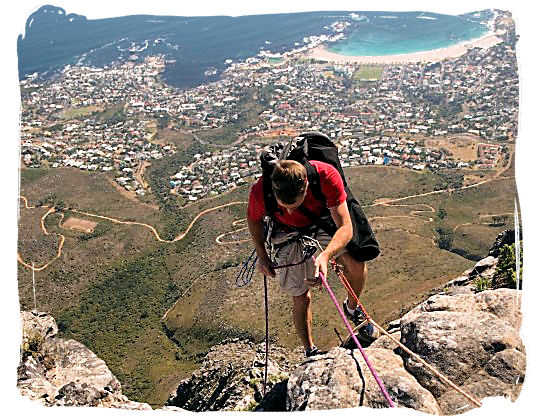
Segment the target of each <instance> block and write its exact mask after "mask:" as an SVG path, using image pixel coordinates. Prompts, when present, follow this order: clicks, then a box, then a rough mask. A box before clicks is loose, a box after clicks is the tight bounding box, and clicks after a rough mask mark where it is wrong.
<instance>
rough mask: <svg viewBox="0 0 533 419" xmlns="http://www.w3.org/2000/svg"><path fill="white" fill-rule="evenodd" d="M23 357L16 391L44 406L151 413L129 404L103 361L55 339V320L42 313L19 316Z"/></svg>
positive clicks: (72, 342) (145, 406)
mask: <svg viewBox="0 0 533 419" xmlns="http://www.w3.org/2000/svg"><path fill="white" fill-rule="evenodd" d="M21 318H22V321H23V325H22V330H23V357H22V361H21V364H20V365H19V367H18V370H17V373H18V377H17V387H18V388H19V391H20V392H21V394H23V395H24V396H26V397H28V398H30V399H32V400H36V401H38V402H39V403H41V404H43V405H45V406H54V405H57V406H97V407H117V408H124V409H136V410H151V407H150V405H148V404H146V403H138V402H133V401H131V400H128V398H127V397H126V396H124V395H123V394H122V393H121V387H120V383H119V381H118V380H117V379H116V377H115V376H114V375H113V374H112V373H111V371H110V370H109V368H108V367H107V365H106V364H105V362H104V361H102V360H101V359H99V358H98V357H97V356H96V355H95V354H94V353H93V352H92V351H90V350H89V349H88V348H87V347H86V346H84V345H82V344H81V343H79V342H77V341H75V340H66V339H60V338H57V337H55V335H56V333H57V325H56V323H55V320H54V319H53V318H52V317H51V316H49V315H47V314H45V313H35V312H22V313H21Z"/></svg>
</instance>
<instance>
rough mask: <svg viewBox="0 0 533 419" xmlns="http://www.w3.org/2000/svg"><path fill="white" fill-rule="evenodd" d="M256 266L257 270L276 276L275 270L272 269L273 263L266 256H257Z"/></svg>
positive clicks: (269, 275) (272, 276)
mask: <svg viewBox="0 0 533 419" xmlns="http://www.w3.org/2000/svg"><path fill="white" fill-rule="evenodd" d="M257 267H258V269H259V272H261V273H262V274H263V275H266V276H268V277H271V278H274V277H275V276H276V271H274V263H272V261H271V260H270V259H269V258H268V257H265V258H262V257H258V258H257Z"/></svg>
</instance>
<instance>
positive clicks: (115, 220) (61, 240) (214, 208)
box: [17, 195, 246, 271]
mask: <svg viewBox="0 0 533 419" xmlns="http://www.w3.org/2000/svg"><path fill="white" fill-rule="evenodd" d="M20 199H21V200H22V201H24V205H25V208H27V209H30V208H36V207H34V206H29V204H28V200H27V198H26V197H25V196H22V195H20ZM243 204H246V202H242V201H235V202H229V203H227V204H223V205H218V206H216V207H213V208H208V209H206V210H203V211H201V212H200V213H198V214H197V215H196V217H194V219H193V220H192V221H191V223H190V224H189V225H188V227H187V228H186V229H185V231H184V232H183V233H180V234H178V235H177V236H176V237H174V238H173V239H172V240H164V239H162V238H161V236H160V235H159V233H158V232H157V230H156V229H155V228H154V227H153V226H151V225H150V224H145V223H138V222H135V221H122V220H119V219H117V218H112V217H107V216H104V215H98V214H92V213H90V212H85V211H80V210H76V209H71V210H70V211H71V212H73V213H77V214H82V215H85V216H88V217H95V218H99V219H102V220H107V221H111V222H113V223H116V224H129V225H138V226H141V227H145V228H148V229H149V230H150V231H151V232H152V233H153V234H154V236H155V239H156V240H157V241H159V242H162V243H174V242H177V241H179V240H183V239H184V238H185V236H186V235H187V234H188V233H189V231H190V230H191V228H192V227H193V226H194V224H195V223H196V222H197V221H198V220H199V219H200V218H201V217H203V216H204V215H206V214H208V213H210V212H211V211H216V210H218V209H221V208H225V207H229V206H233V205H243ZM43 208H49V207H47V206H43ZM53 212H55V208H54V207H52V208H49V209H48V211H47V212H46V214H44V215H43V216H42V217H41V229H42V230H43V232H44V233H45V234H46V235H48V234H51V233H49V232H48V231H47V230H46V227H45V225H44V222H45V219H46V217H47V216H48V215H50V214H51V213H53ZM63 217H64V214H61V219H60V221H59V227H61V228H65V227H63V226H62V225H61V222H62V220H63ZM234 224H235V223H234ZM54 234H58V235H59V236H60V244H59V249H58V253H57V255H56V256H55V257H54V258H53V259H52V260H50V261H49V262H47V263H46V264H45V265H43V266H41V267H38V268H35V267H33V266H32V265H31V264H29V263H27V262H25V261H24V260H23V259H22V257H21V256H20V254H19V253H18V252H17V260H18V261H19V262H20V263H21V264H22V265H23V266H24V267H26V268H29V269H33V270H35V271H42V270H43V269H45V268H47V267H48V266H49V265H50V264H51V263H52V262H54V261H55V260H56V259H57V258H59V257H60V256H61V254H62V249H63V244H64V242H65V236H63V235H62V234H59V233H54Z"/></svg>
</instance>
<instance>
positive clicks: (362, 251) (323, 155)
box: [260, 132, 380, 262]
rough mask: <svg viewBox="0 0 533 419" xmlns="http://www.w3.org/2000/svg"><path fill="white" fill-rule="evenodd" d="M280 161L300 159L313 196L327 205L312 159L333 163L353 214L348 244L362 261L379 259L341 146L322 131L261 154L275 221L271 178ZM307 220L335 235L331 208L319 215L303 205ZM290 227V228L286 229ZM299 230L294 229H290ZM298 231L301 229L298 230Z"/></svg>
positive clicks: (265, 187) (265, 193) (267, 205)
mask: <svg viewBox="0 0 533 419" xmlns="http://www.w3.org/2000/svg"><path fill="white" fill-rule="evenodd" d="M276 160H296V161H297V162H300V163H302V164H303V165H304V167H305V169H306V171H307V179H308V181H309V188H310V189H311V193H312V194H313V196H314V197H315V198H316V199H318V200H320V201H322V202H325V200H326V199H325V196H324V194H323V193H322V191H321V189H320V179H319V175H318V173H317V171H316V169H315V167H314V166H313V165H312V164H311V163H309V160H318V161H321V162H324V163H329V164H330V165H332V166H333V167H335V168H336V169H337V171H338V172H339V173H340V175H341V178H342V182H343V184H344V190H345V191H346V194H347V198H346V203H347V205H348V210H349V212H350V217H351V219H352V226H353V236H352V239H351V240H350V242H349V243H348V244H347V245H346V248H347V249H348V251H349V253H350V254H351V255H352V256H353V257H354V258H355V259H356V260H358V261H360V262H363V261H368V260H372V259H374V258H376V257H377V256H378V255H379V253H380V250H379V244H378V242H377V240H376V237H375V236H374V233H373V231H372V228H371V227H370V224H369V222H368V220H367V218H366V215H365V214H364V212H363V209H362V208H361V205H360V204H359V202H358V201H357V199H356V198H355V196H354V195H353V194H352V192H351V191H350V189H349V188H348V185H347V184H346V178H345V176H344V172H343V170H342V167H341V164H340V161H339V154H338V151H337V146H336V145H335V144H334V143H333V142H332V141H331V140H330V139H329V138H328V137H327V136H326V135H324V134H322V133H319V132H306V133H303V134H301V135H300V136H298V137H296V138H293V139H291V140H290V141H289V142H288V143H285V144H284V143H277V144H275V145H273V146H271V147H270V150H267V151H265V152H263V153H261V156H260V161H261V169H262V172H263V196H264V201H265V208H266V213H267V215H268V216H270V217H271V218H272V216H273V215H274V213H275V212H276V211H279V208H278V205H277V202H276V199H275V198H274V194H273V192H272V180H271V175H272V171H273V169H274V164H275V162H276ZM298 210H300V211H301V212H302V213H303V214H304V215H305V216H306V217H308V218H309V219H310V220H312V223H313V225H316V226H318V227H320V228H322V229H323V230H324V231H325V232H326V233H328V234H329V235H330V236H333V235H334V234H335V231H337V226H336V225H335V222H334V221H333V219H332V217H331V214H330V212H329V209H328V208H327V207H326V206H324V211H323V212H322V213H321V214H320V215H318V216H317V215H316V214H314V213H313V212H311V211H310V210H309V209H307V208H305V207H304V206H303V205H300V206H299V207H298ZM285 227H287V226H285ZM290 228H292V229H296V228H294V227H290ZM296 230H298V229H296Z"/></svg>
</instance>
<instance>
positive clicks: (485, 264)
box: [470, 256, 498, 276]
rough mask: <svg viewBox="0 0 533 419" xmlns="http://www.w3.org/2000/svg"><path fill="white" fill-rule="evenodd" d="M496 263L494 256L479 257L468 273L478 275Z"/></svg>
mask: <svg viewBox="0 0 533 419" xmlns="http://www.w3.org/2000/svg"><path fill="white" fill-rule="evenodd" d="M497 263H498V258H495V257H494V256H487V257H486V258H485V259H481V260H480V261H479V262H478V263H476V265H475V266H474V270H473V271H472V273H471V274H470V276H472V275H479V274H481V273H482V272H483V271H485V270H487V269H490V268H493V267H494V266H496V264H497Z"/></svg>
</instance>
